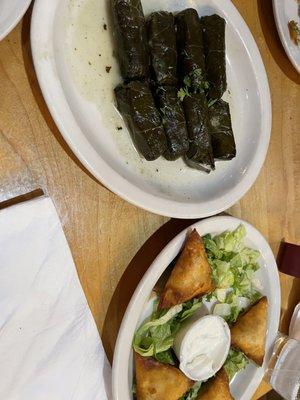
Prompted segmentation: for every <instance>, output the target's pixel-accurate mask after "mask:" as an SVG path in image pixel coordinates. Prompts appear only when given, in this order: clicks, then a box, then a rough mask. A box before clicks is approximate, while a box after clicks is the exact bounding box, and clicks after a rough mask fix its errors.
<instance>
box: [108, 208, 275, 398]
mask: <svg viewBox="0 0 300 400" xmlns="http://www.w3.org/2000/svg"><path fill="white" fill-rule="evenodd" d="M241 223H243V224H244V226H245V228H246V231H247V236H246V244H247V245H248V246H249V247H251V248H254V249H257V250H259V251H260V253H261V257H260V259H259V264H260V267H261V268H260V270H259V274H260V275H259V279H260V281H261V283H262V286H263V290H262V293H263V294H264V295H266V296H267V297H268V301H269V312H268V314H269V315H268V332H267V342H266V356H265V360H264V364H263V367H261V368H258V367H256V366H255V365H254V364H252V363H250V364H249V365H248V366H247V368H246V369H245V370H244V371H242V372H240V373H239V374H237V375H236V377H235V379H234V380H233V382H232V383H231V385H230V386H231V392H232V395H233V396H234V398H235V399H236V400H250V399H251V397H252V395H253V394H254V392H255V390H256V389H257V387H258V385H259V384H260V382H261V380H262V378H263V375H264V372H265V369H266V366H267V364H268V360H269V359H270V356H271V354H272V345H273V344H274V341H275V338H276V335H277V331H278V325H279V316H280V285H279V275H278V270H277V266H276V262H275V259H274V256H273V253H272V250H271V249H270V246H269V245H268V243H267V242H266V240H265V239H264V237H263V236H262V235H261V234H260V233H259V232H258V231H257V230H256V229H255V228H254V227H253V226H252V225H250V224H248V223H247V222H244V221H242V220H240V219H237V218H233V217H221V216H220V217H213V218H209V219H206V220H203V221H200V222H197V223H196V224H194V225H192V228H196V229H197V231H198V232H199V233H200V235H205V234H207V233H212V234H218V233H221V232H223V231H224V230H227V229H228V230H233V229H235V228H236V227H237V226H238V225H239V224H241ZM188 229H190V228H188ZM186 232H187V229H185V230H184V231H183V232H182V233H180V234H179V235H178V236H176V237H175V238H174V239H173V240H172V241H171V242H170V243H169V244H168V245H167V246H166V247H165V248H164V250H163V251H162V252H161V253H160V254H159V255H158V256H157V258H156V259H155V260H154V262H153V263H152V265H151V266H150V268H149V269H148V270H147V272H146V273H145V275H144V277H143V278H142V280H141V281H140V283H139V285H138V287H137V288H136V290H135V292H134V294H133V296H132V298H131V301H130V303H129V305H128V307H127V310H126V313H125V315H124V318H123V321H122V324H121V327H120V330H119V335H118V339H117V342H116V347H115V352H114V360H113V399H114V400H131V399H132V394H131V387H132V368H133V365H132V364H133V363H132V348H131V344H132V340H133V336H134V332H135V330H136V328H137V326H138V324H139V320H140V316H141V315H142V314H143V313H144V312H145V310H144V308H145V305H146V304H147V303H148V301H149V296H150V294H151V291H152V289H153V287H154V285H155V283H156V282H157V280H158V279H159V277H160V276H161V274H162V273H163V271H164V270H165V269H166V268H167V266H168V265H169V264H170V262H171V261H172V260H173V259H174V258H175V256H176V255H177V254H178V253H179V251H180V249H181V248H182V246H183V244H184V242H185V238H186Z"/></svg>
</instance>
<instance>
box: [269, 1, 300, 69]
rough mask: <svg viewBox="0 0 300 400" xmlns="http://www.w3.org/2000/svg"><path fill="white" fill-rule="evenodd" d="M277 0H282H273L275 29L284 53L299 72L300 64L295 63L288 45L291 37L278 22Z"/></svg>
mask: <svg viewBox="0 0 300 400" xmlns="http://www.w3.org/2000/svg"><path fill="white" fill-rule="evenodd" d="M279 2H282V0H273V10H274V17H275V23H276V26H277V31H278V34H279V37H280V40H281V43H282V45H283V47H284V50H285V52H286V55H287V56H288V58H289V60H290V62H291V63H292V64H293V66H294V67H295V69H296V71H297V72H298V73H299V74H300V65H299V64H298V63H297V61H296V60H295V58H294V57H293V54H292V52H291V49H290V47H291V46H292V42H291V39H290V38H289V37H288V38H287V37H286V35H285V33H284V31H283V27H282V25H281V23H280V17H279V12H280V7H279Z"/></svg>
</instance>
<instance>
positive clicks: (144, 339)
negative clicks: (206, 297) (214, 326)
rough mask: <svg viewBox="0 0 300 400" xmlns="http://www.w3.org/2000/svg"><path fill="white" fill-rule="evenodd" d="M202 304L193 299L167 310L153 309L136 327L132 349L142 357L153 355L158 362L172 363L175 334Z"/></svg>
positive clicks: (155, 306) (198, 300)
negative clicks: (148, 316)
mask: <svg viewBox="0 0 300 400" xmlns="http://www.w3.org/2000/svg"><path fill="white" fill-rule="evenodd" d="M201 305H202V302H201V300H200V299H193V300H190V301H188V302H186V303H183V304H179V305H176V306H174V307H172V308H170V309H169V310H168V311H165V310H163V311H160V310H157V304H155V305H154V311H153V313H152V315H151V317H150V318H147V319H146V320H145V321H144V322H143V324H142V325H141V326H140V327H139V328H138V330H137V331H136V333H135V335H134V339H133V348H134V350H135V351H136V352H137V353H138V354H140V355H141V356H143V357H154V358H156V359H157V360H158V361H160V362H165V363H167V364H174V359H173V355H172V351H171V350H170V349H171V347H172V346H173V343H174V339H175V336H176V334H177V332H178V331H179V329H180V328H181V326H182V324H183V323H184V321H185V320H186V319H187V318H189V317H191V316H192V315H193V314H194V313H195V312H196V311H197V310H198V309H199V308H200V307H201Z"/></svg>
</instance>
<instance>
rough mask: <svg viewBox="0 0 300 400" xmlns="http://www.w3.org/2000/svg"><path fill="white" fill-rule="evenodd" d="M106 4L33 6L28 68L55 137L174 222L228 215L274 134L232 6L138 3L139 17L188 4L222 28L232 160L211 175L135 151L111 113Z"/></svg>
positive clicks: (259, 72)
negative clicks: (214, 15) (222, 24)
mask: <svg viewBox="0 0 300 400" xmlns="http://www.w3.org/2000/svg"><path fill="white" fill-rule="evenodd" d="M108 3H109V1H108V0H51V1H48V0H36V1H35V6H34V10H33V15H32V30H31V43H32V53H33V58H34V64H35V69H36V72H37V76H38V80H39V83H40V86H41V88H42V92H43V94H44V97H45V100H46V102H47V104H48V107H49V109H50V111H51V114H52V116H53V118H54V120H55V121H56V124H57V126H58V127H59V129H60V131H61V133H62V135H63V136H64V138H65V140H66V141H67V143H68V144H69V145H70V147H71V148H72V150H73V151H74V153H75V154H76V155H77V157H78V158H79V159H80V161H81V162H82V163H83V164H84V165H85V166H86V168H87V169H88V170H89V171H90V172H91V173H92V174H93V175H94V176H95V177H96V178H97V179H98V180H99V181H101V182H102V183H103V184H104V185H105V186H107V187H108V188H109V189H111V190H112V191H113V192H115V193H116V194H118V195H119V196H121V197H122V198H124V199H125V200H127V201H129V202H130V203H133V204H135V205H137V206H139V207H142V208H144V209H146V210H149V211H151V212H154V213H157V214H161V215H165V216H170V217H177V218H198V217H205V216H209V215H212V214H216V213H218V212H221V211H223V210H225V209H227V208H229V207H230V206H231V205H233V204H234V203H235V202H237V201H238V200H239V199H240V198H241V197H242V196H243V195H244V194H245V192H246V191H247V190H248V189H249V188H250V187H251V185H252V184H253V182H254V181H255V179H256V177H257V175H258V173H259V171H260V169H261V166H262V164H263V162H264V159H265V156H266V152H267V149H268V144H269V137H270V129H271V102H270V93H269V86H268V81H267V76H266V72H265V69H264V66H263V63H262V59H261V56H260V54H259V51H258V48H257V46H256V43H255V41H254V39H253V37H252V35H251V33H250V31H249V29H248V27H247V26H246V24H245V22H244V20H243V19H242V18H241V16H240V15H239V13H238V12H237V10H236V9H235V7H234V6H233V5H232V3H231V1H229V0H221V1H220V0H162V1H157V0H143V1H142V3H143V6H144V11H145V14H146V15H148V14H149V13H150V12H151V11H153V10H159V9H166V10H170V11H174V12H176V11H179V10H182V9H184V8H186V7H195V8H196V9H197V10H198V12H199V14H200V15H205V14H212V13H214V12H216V13H218V14H220V15H222V16H223V17H224V18H225V19H226V21H227V28H226V46H227V52H226V53H227V76H228V88H229V89H228V91H227V93H225V98H226V99H227V100H228V101H229V103H230V107H231V113H232V120H233V129H234V132H235V138H236V142H237V157H236V158H235V159H234V160H232V161H228V162H226V161H221V162H218V163H217V168H216V171H215V172H213V173H211V174H209V175H205V174H204V173H201V172H199V171H197V170H193V169H190V168H188V167H187V166H186V165H185V164H184V162H183V161H182V160H177V161H176V162H168V161H166V160H163V159H159V160H156V161H153V162H148V161H145V160H143V159H142V158H141V157H140V156H139V155H138V154H137V152H136V150H135V148H134V146H133V144H132V141H131V139H130V137H129V134H128V131H127V129H126V127H125V125H124V123H123V120H122V118H121V117H120V115H119V113H118V112H117V111H116V108H115V106H114V98H113V88H114V86H115V85H117V84H118V83H119V82H120V76H119V72H118V64H117V60H116V59H115V57H114V55H113V44H112V38H111V33H112V31H113V26H112V25H111V23H110V18H109V15H108V11H107V8H108ZM99 22H100V23H99ZM105 24H106V25H107V26H105ZM105 28H107V29H105ZM110 67H111V68H110ZM118 128H119V130H118Z"/></svg>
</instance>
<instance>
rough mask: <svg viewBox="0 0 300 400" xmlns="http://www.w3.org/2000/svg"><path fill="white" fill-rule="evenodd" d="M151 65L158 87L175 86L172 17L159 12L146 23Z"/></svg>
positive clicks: (170, 14)
mask: <svg viewBox="0 0 300 400" xmlns="http://www.w3.org/2000/svg"><path fill="white" fill-rule="evenodd" d="M148 37H149V48H150V58H151V65H152V69H153V73H154V78H155V80H156V82H157V84H158V85H161V86H166V85H169V86H176V85H177V48H176V32H175V25H174V16H173V14H172V13H170V12H166V11H160V12H154V13H153V14H151V16H150V18H149V21H148Z"/></svg>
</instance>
